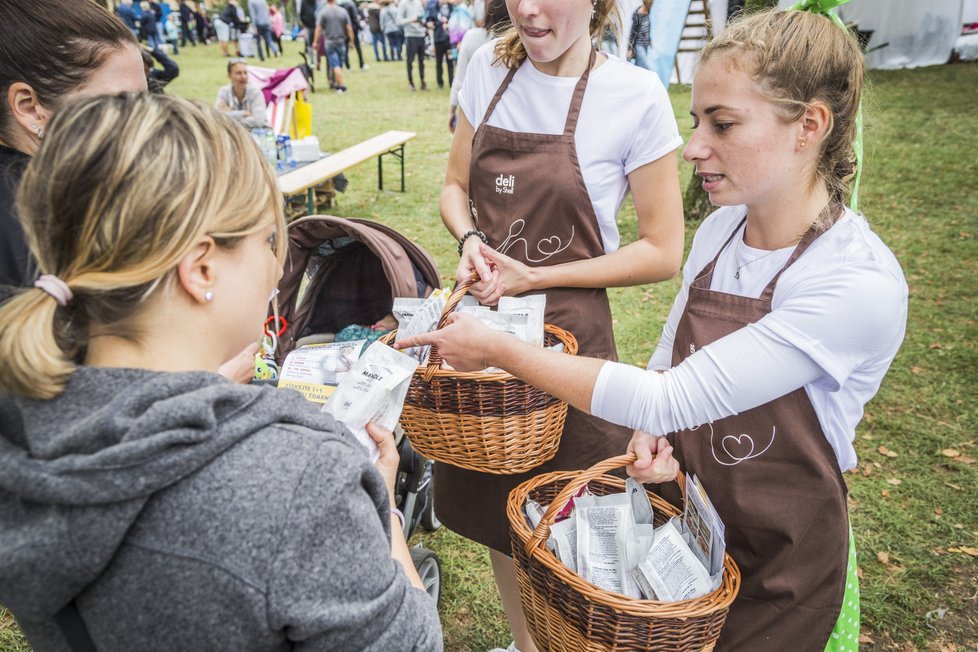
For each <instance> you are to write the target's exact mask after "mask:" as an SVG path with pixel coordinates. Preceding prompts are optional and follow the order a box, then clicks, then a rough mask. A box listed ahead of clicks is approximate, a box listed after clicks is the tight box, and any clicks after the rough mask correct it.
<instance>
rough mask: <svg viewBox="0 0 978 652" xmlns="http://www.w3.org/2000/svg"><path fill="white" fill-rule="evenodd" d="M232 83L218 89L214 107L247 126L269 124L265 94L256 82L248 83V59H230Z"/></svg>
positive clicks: (229, 66) (229, 73) (265, 125)
mask: <svg viewBox="0 0 978 652" xmlns="http://www.w3.org/2000/svg"><path fill="white" fill-rule="evenodd" d="M228 79H229V80H231V83H230V84H227V85H226V86H221V88H220V89H219V90H218V91H217V100H216V101H215V102H214V108H216V109H217V110H219V111H223V112H225V113H227V114H228V115H229V116H230V117H231V118H233V119H234V120H237V121H238V122H240V123H241V124H242V125H244V126H245V127H248V128H249V129H254V128H258V127H267V126H268V115H267V112H266V108H265V96H264V95H263V94H262V92H261V89H259V88H258V87H257V86H255V85H254V84H249V83H248V61H247V60H246V59H231V60H230V61H228Z"/></svg>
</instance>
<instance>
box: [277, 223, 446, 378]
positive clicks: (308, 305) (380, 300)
mask: <svg viewBox="0 0 978 652" xmlns="http://www.w3.org/2000/svg"><path fill="white" fill-rule="evenodd" d="M305 276H308V277H309V279H308V284H307V285H306V286H305V289H304V292H303V293H302V300H301V301H299V294H300V286H301V285H302V283H303V278H304V277H305ZM439 287H441V282H440V281H439V279H438V270H437V268H436V267H435V263H434V261H433V260H432V258H431V256H429V255H428V252H426V251H425V250H424V249H422V248H421V247H420V246H418V245H417V244H415V243H413V242H411V241H410V240H408V239H407V238H406V237H404V236H403V235H401V234H400V233H398V232H397V231H395V230H394V229H392V228H390V227H389V226H386V225H384V224H379V223H377V222H371V221H370V220H363V219H354V218H351V219H345V218H342V217H332V216H328V215H311V216H309V217H304V218H302V219H299V220H296V221H295V222H292V224H290V225H289V257H288V259H287V260H286V262H285V273H284V274H283V276H282V280H281V281H280V282H279V296H278V298H279V310H280V314H281V315H282V316H283V317H284V318H285V320H286V322H287V323H288V328H287V329H286V331H285V334H284V335H283V336H282V337H281V338H280V339H279V347H278V351H277V353H276V357H277V358H278V359H279V361H280V362H281V361H282V360H284V358H285V356H286V355H287V354H288V353H289V352H290V351H291V350H292V349H293V348H295V343H296V340H298V339H299V338H302V337H305V336H307V335H312V334H321V333H337V332H339V331H340V330H342V329H343V328H345V327H347V326H350V325H351V324H361V325H371V324H374V323H376V322H377V321H379V320H381V319H383V318H384V317H385V316H387V315H388V314H390V312H391V308H392V306H393V303H394V298H395V297H417V298H423V297H426V296H428V294H430V293H431V291H432V290H433V289H435V288H439Z"/></svg>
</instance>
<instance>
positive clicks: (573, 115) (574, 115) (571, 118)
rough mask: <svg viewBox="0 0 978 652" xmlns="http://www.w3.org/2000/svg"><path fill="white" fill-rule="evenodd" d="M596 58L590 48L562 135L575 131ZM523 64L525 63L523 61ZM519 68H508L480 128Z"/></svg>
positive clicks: (595, 54) (595, 52)
mask: <svg viewBox="0 0 978 652" xmlns="http://www.w3.org/2000/svg"><path fill="white" fill-rule="evenodd" d="M596 58H597V51H596V50H595V49H594V48H591V55H590V57H589V58H588V63H587V68H585V69H584V74H583V75H581V78H580V79H579V80H578V82H577V86H575V87H574V95H573V97H572V98H571V103H570V109H569V110H568V111H567V121H566V122H565V123H564V135H565V136H572V135H573V134H574V132H575V131H576V130H577V120H578V118H579V117H580V116H581V105H582V104H583V103H584V91H585V89H587V81H588V78H589V77H590V76H591V68H592V67H593V66H594V61H595V59H596ZM524 63H526V61H525V60H524ZM529 65H531V66H532V65H533V62H532V61H531V62H529ZM520 67H521V66H517V67H515V68H510V70H509V72H508V73H507V74H506V78H505V79H504V80H503V83H502V84H500V85H499V89H498V90H497V91H496V94H495V95H493V97H492V101H491V102H489V107H488V108H487V109H486V114H485V115H484V116H483V117H482V123H481V124H480V126H482V125H484V124H486V123H487V122H489V117H490V116H492V112H493V111H495V110H496V105H497V104H499V100H500V98H502V96H503V93H505V92H506V89H507V88H509V84H510V82H512V81H513V77H514V76H516V71H518V70H519V69H520Z"/></svg>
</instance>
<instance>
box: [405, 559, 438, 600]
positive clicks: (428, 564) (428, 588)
mask: <svg viewBox="0 0 978 652" xmlns="http://www.w3.org/2000/svg"><path fill="white" fill-rule="evenodd" d="M411 561H412V562H414V567H415V568H416V569H417V570H418V575H420V576H421V583H422V584H423V585H424V590H425V592H426V593H427V594H428V595H430V596H431V597H432V599H433V600H434V601H435V606H438V601H439V599H440V598H441V562H440V561H439V560H438V555H436V554H435V553H434V552H433V551H431V550H428V549H427V548H422V547H421V546H414V547H413V548H411Z"/></svg>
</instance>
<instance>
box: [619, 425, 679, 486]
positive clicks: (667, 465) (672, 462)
mask: <svg viewBox="0 0 978 652" xmlns="http://www.w3.org/2000/svg"><path fill="white" fill-rule="evenodd" d="M627 450H628V452H629V453H635V454H636V455H638V459H637V460H635V462H634V463H633V464H629V465H628V466H626V467H625V470H626V471H627V472H628V475H630V476H631V477H633V478H635V479H636V480H639V481H641V482H650V483H656V484H658V483H661V482H672V481H673V480H675V479H676V476H677V475H679V462H677V461H676V458H674V457H673V456H672V444H670V443H669V440H667V439H666V438H665V437H655V436H653V435H647V434H645V433H644V432H642V431H641V430H636V431H635V434H633V435H632V440H631V441H630V442H628V449H627Z"/></svg>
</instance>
